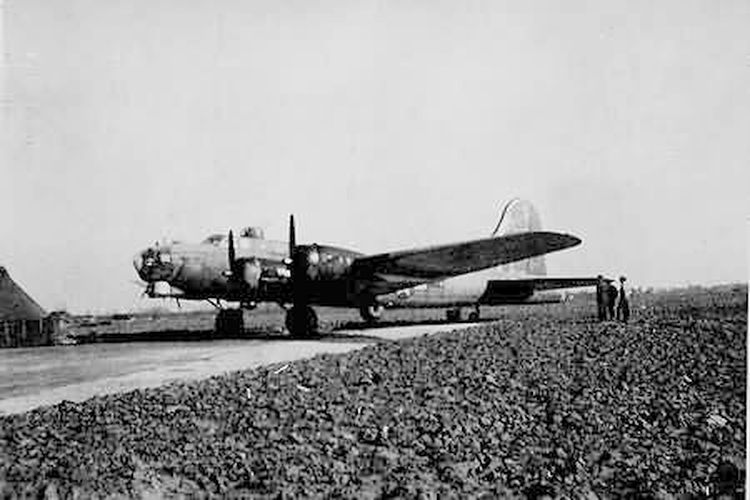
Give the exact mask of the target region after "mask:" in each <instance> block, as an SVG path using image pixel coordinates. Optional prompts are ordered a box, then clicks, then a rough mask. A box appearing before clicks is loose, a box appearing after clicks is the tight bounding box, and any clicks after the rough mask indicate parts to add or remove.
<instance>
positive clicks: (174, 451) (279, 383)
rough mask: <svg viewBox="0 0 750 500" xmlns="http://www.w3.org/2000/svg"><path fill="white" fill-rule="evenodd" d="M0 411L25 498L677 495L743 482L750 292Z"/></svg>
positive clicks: (515, 324) (513, 325)
mask: <svg viewBox="0 0 750 500" xmlns="http://www.w3.org/2000/svg"><path fill="white" fill-rule="evenodd" d="M634 302H635V304H634V305H635V307H634V309H635V310H634V321H633V322H632V323H631V324H629V325H627V326H623V325H619V324H615V323H597V322H595V321H594V320H593V319H592V318H591V313H592V306H591V304H580V305H579V304H576V303H573V304H561V305H557V306H552V307H537V308H530V307H519V308H514V309H509V312H508V314H507V316H506V317H505V318H504V319H502V320H499V321H498V322H495V323H488V324H484V325H481V326H476V327H472V328H470V329H467V330H463V331H456V332H447V333H441V334H435V335H428V336H424V337H420V338H416V339H410V340H403V341H398V342H384V343H380V344H377V345H373V346H370V347H366V348H364V349H362V350H360V351H357V352H354V353H350V354H344V355H323V356H318V357H316V358H313V359H310V360H306V361H299V362H295V363H292V364H289V365H282V366H280V365H276V366H272V367H266V368H263V369H256V370H249V371H244V372H236V373H233V374H230V375H226V376H221V377H213V378H210V379H207V380H203V381H198V382H190V383H177V384H171V385H168V386H163V387H159V388H155V389H147V390H138V391H133V392H129V393H125V394H119V395H111V396H106V397H98V398H94V399H91V400H88V401H86V402H83V403H80V404H73V403H62V404H59V405H56V406H53V407H49V408H43V409H39V410H34V411H31V412H28V413H25V414H21V415H15V416H10V417H2V418H0V492H2V493H4V494H6V495H13V494H18V495H29V496H31V495H33V496H39V495H47V496H48V497H54V496H55V495H60V496H70V495H79V496H84V497H87V496H91V495H99V496H106V495H108V494H124V495H127V496H147V495H151V494H154V495H158V496H174V495H191V496H192V495H196V494H200V495H207V494H208V495H227V494H238V495H240V494H250V495H252V496H256V497H273V498H277V497H288V498H293V497H316V496H317V497H330V496H338V497H348V498H368V497H370V498H372V497H382V496H399V497H417V496H420V495H421V496H423V497H427V498H430V497H433V496H435V495H437V496H439V497H441V498H442V497H486V498H493V497H515V496H519V497H524V496H532V497H533V496H534V495H535V493H534V492H535V491H537V492H538V491H540V490H541V489H543V488H548V489H549V490H550V491H551V492H552V493H553V495H555V496H560V497H572V498H579V497H585V498H597V497H604V498H609V497H623V496H644V497H656V498H672V497H673V496H676V495H680V494H697V495H701V494H705V492H707V491H708V490H707V488H713V487H715V485H712V483H713V481H714V477H713V476H714V471H715V470H716V468H717V466H718V465H719V463H720V462H721V461H729V462H732V463H734V464H735V465H736V466H737V467H738V468H739V469H741V474H742V480H744V469H745V462H744V453H745V451H744V450H745V392H746V390H745V387H746V385H745V383H746V348H745V345H746V333H747V289H746V288H739V289H732V288H722V289H713V290H701V289H696V290H689V291H682V292H679V293H663V294H648V295H641V296H639V297H637V299H636V300H635V301H634Z"/></svg>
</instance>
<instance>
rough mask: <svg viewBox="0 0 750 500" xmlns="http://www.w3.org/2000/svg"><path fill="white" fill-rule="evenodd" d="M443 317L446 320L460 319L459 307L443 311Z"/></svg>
mask: <svg viewBox="0 0 750 500" xmlns="http://www.w3.org/2000/svg"><path fill="white" fill-rule="evenodd" d="M445 318H446V319H447V320H448V321H461V309H448V310H447V311H445Z"/></svg>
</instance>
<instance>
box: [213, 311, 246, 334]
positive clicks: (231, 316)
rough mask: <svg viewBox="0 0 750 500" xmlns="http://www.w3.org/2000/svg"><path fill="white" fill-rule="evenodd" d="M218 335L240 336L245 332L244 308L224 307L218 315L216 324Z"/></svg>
mask: <svg viewBox="0 0 750 500" xmlns="http://www.w3.org/2000/svg"><path fill="white" fill-rule="evenodd" d="M214 325H215V326H214V329H215V332H216V333H217V334H218V335H228V336H239V335H241V334H243V333H244V332H245V320H244V317H243V314H242V309H223V310H221V311H219V313H218V314H217V315H216V321H215V324H214Z"/></svg>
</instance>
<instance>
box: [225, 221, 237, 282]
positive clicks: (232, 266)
mask: <svg viewBox="0 0 750 500" xmlns="http://www.w3.org/2000/svg"><path fill="white" fill-rule="evenodd" d="M227 254H228V257H229V272H230V273H231V274H230V278H231V277H236V275H237V273H236V272H235V271H236V270H237V254H236V252H235V250H234V233H233V232H232V230H231V229H230V230H229V248H228V249H227Z"/></svg>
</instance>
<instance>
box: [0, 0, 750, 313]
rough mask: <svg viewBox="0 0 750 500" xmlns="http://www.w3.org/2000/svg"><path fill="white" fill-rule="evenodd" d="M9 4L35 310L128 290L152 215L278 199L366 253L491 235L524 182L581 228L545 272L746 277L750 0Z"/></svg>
mask: <svg viewBox="0 0 750 500" xmlns="http://www.w3.org/2000/svg"><path fill="white" fill-rule="evenodd" d="M3 26H4V30H3V37H2V39H3V43H4V47H3V54H4V78H3V81H2V85H3V87H2V92H3V94H4V95H3V98H2V103H3V122H2V126H3V129H2V140H3V143H2V146H3V157H2V158H0V161H1V163H0V174H1V176H0V228H1V229H2V237H1V238H0V263H1V264H3V265H5V266H6V267H8V269H9V271H10V273H11V276H13V277H14V278H15V279H16V280H17V281H18V282H19V283H21V284H22V285H23V286H24V287H25V288H26V289H27V291H28V292H29V293H31V294H32V295H33V296H34V297H35V298H37V300H38V301H39V302H40V303H41V304H42V305H43V306H44V307H46V308H48V309H59V308H63V307H65V308H68V309H69V310H71V311H74V312H84V311H103V310H118V309H129V308H131V307H133V306H134V305H137V304H139V302H138V301H137V300H136V297H137V295H138V293H139V289H138V288H137V287H136V286H135V285H133V284H132V283H131V282H130V281H131V280H135V279H136V275H135V272H134V270H133V268H132V265H131V258H132V256H133V254H135V253H136V251H138V250H139V249H141V248H143V247H145V246H147V245H149V244H152V243H153V242H154V240H156V239H161V238H177V239H181V240H200V239H203V237H205V236H206V235H207V234H209V233H212V232H225V231H227V230H228V229H229V228H230V227H233V228H239V227H242V226H246V225H260V226H263V227H265V231H266V237H268V238H276V239H284V238H285V235H286V234H285V233H286V221H287V217H288V214H289V213H290V212H294V213H295V214H296V215H297V219H298V237H299V238H300V239H301V240H302V241H307V242H312V241H317V242H320V243H333V244H339V245H342V246H348V247H352V248H354V249H358V250H361V251H364V252H379V251H385V250H393V249H401V248H408V247H412V246H421V245H427V244H433V243H446V242H452V241H458V240H461V239H467V238H475V237H483V236H487V235H488V234H489V232H490V231H491V230H492V228H493V227H494V225H495V223H496V220H497V218H498V215H499V214H498V212H499V210H500V208H501V206H502V203H503V202H504V201H506V200H508V199H510V198H512V197H515V196H520V197H524V198H527V199H529V200H531V201H532V202H534V203H535V204H536V206H537V207H538V209H539V211H540V213H541V216H542V222H543V224H544V226H545V228H548V229H553V230H561V231H565V232H570V233H572V234H575V235H577V236H579V237H581V238H582V239H583V244H582V245H581V246H579V247H577V248H574V249H572V250H567V251H564V252H561V253H559V254H556V255H553V256H550V257H549V258H548V268H549V272H550V274H554V275H565V276H576V275H595V274H597V273H600V272H604V273H607V274H611V275H615V274H620V273H626V274H627V275H629V276H630V277H631V281H632V282H633V284H634V285H635V286H673V285H684V284H689V283H694V284H713V283H724V282H737V281H745V280H746V276H747V269H746V268H747V249H746V243H747V227H748V213H750V203H749V202H750V198H749V197H748V186H750V182H749V181H750V173H749V169H750V29H748V26H750V2H747V1H745V0H706V1H692V0H688V1H685V0H674V1H666V0H665V1H659V2H654V1H652V0H644V1H631V0H621V1H605V2H602V1H598V0H597V1H580V0H572V1H566V2H559V1H531V2H529V1H515V2H498V1H483V2H479V1H460V2H455V1H446V2H436V1H433V0H429V1H427V0H425V1H407V2H400V1H398V2H397V1H393V2H375V1H361V2H360V1H350V0H340V1H331V2H309V1H301V0H300V1H279V0H269V1H240V0H236V1H231V0H225V1H198V0H196V1H184V0H160V1H157V2H154V1H146V0H130V1H127V2H120V1H115V0H106V1H105V0H56V1H54V2H50V1H45V0H5V3H4V9H3ZM144 302H146V301H144ZM140 304H141V305H144V303H143V302H141V303H140ZM146 304H147V302H146Z"/></svg>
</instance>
